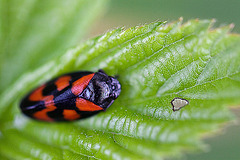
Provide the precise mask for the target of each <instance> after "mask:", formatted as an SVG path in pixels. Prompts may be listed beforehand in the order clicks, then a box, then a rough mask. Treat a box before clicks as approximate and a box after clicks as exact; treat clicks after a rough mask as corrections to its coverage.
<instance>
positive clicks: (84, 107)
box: [76, 98, 103, 111]
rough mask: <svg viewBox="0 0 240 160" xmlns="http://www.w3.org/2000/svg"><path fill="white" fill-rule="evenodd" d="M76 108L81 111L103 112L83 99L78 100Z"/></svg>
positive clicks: (100, 108)
mask: <svg viewBox="0 0 240 160" xmlns="http://www.w3.org/2000/svg"><path fill="white" fill-rule="evenodd" d="M76 106H77V108H78V109H79V110H80V111H102V110H103V108H102V107H100V106H98V105H96V104H94V103H92V102H90V101H88V100H85V99H83V98H77V99H76Z"/></svg>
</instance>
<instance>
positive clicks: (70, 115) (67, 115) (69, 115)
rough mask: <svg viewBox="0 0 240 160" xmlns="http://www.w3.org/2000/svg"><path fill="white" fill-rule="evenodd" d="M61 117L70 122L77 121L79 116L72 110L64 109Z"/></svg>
mask: <svg viewBox="0 0 240 160" xmlns="http://www.w3.org/2000/svg"><path fill="white" fill-rule="evenodd" d="M63 117H64V119H66V120H69V121H71V120H75V119H79V118H80V115H79V114H78V113H77V112H76V111H74V110H69V109H64V110H63Z"/></svg>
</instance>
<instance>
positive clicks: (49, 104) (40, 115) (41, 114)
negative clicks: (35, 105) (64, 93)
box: [33, 95, 57, 121]
mask: <svg viewBox="0 0 240 160" xmlns="http://www.w3.org/2000/svg"><path fill="white" fill-rule="evenodd" d="M53 98H54V97H53V95H49V96H45V97H44V102H45V106H46V108H45V109H43V110H41V111H38V112H36V113H34V114H33V117H35V118H36V119H39V120H44V121H54V119H52V118H50V117H49V116H48V115H47V113H48V112H51V111H54V110H55V109H56V108H57V107H56V106H54V101H53Z"/></svg>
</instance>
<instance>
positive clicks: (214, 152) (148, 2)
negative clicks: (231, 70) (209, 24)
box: [88, 0, 240, 160]
mask: <svg viewBox="0 0 240 160" xmlns="http://www.w3.org/2000/svg"><path fill="white" fill-rule="evenodd" d="M239 16H240V0H201V1H199V0H198V1H196V0H112V1H111V3H110V6H109V9H108V10H107V11H106V14H105V16H104V17H103V18H101V19H99V21H98V22H97V23H95V25H94V26H93V29H92V32H91V33H90V34H89V35H88V38H89V37H94V36H96V35H100V34H102V33H104V32H107V31H109V30H111V29H113V28H117V27H122V26H125V27H130V26H134V25H141V24H144V23H148V22H153V21H156V20H161V21H165V20H166V21H174V20H177V19H178V18H179V17H183V18H184V20H185V21H187V20H189V19H193V18H199V19H212V18H214V19H216V20H217V22H216V24H215V26H221V25H225V24H230V23H234V24H235V28H234V29H233V32H237V33H239V32H240V19H239ZM233 111H234V113H235V114H236V116H237V117H238V122H239V121H240V120H239V119H240V118H239V117H240V114H239V112H240V110H239V109H238V110H236V109H235V110H233ZM204 141H205V143H206V144H208V147H207V149H206V152H204V153H196V154H189V155H187V156H186V157H185V159H186V160H193V159H194V160H209V159H211V160H213V159H214V160H215V159H218V160H226V159H228V160H238V159H240V152H239V147H240V125H239V124H238V125H237V124H234V125H230V126H228V127H225V129H223V130H221V131H220V132H219V133H218V135H217V136H216V135H215V136H213V137H211V138H206V139H205V140H204Z"/></svg>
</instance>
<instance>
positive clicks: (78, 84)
mask: <svg viewBox="0 0 240 160" xmlns="http://www.w3.org/2000/svg"><path fill="white" fill-rule="evenodd" d="M93 76H94V73H92V74H89V75H87V76H84V77H82V78H80V79H78V80H76V81H75V82H73V84H72V89H71V90H72V93H73V94H74V95H76V96H77V95H79V94H80V93H82V91H83V90H84V89H85V88H86V87H87V85H88V83H89V81H90V80H91V79H92V77H93Z"/></svg>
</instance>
